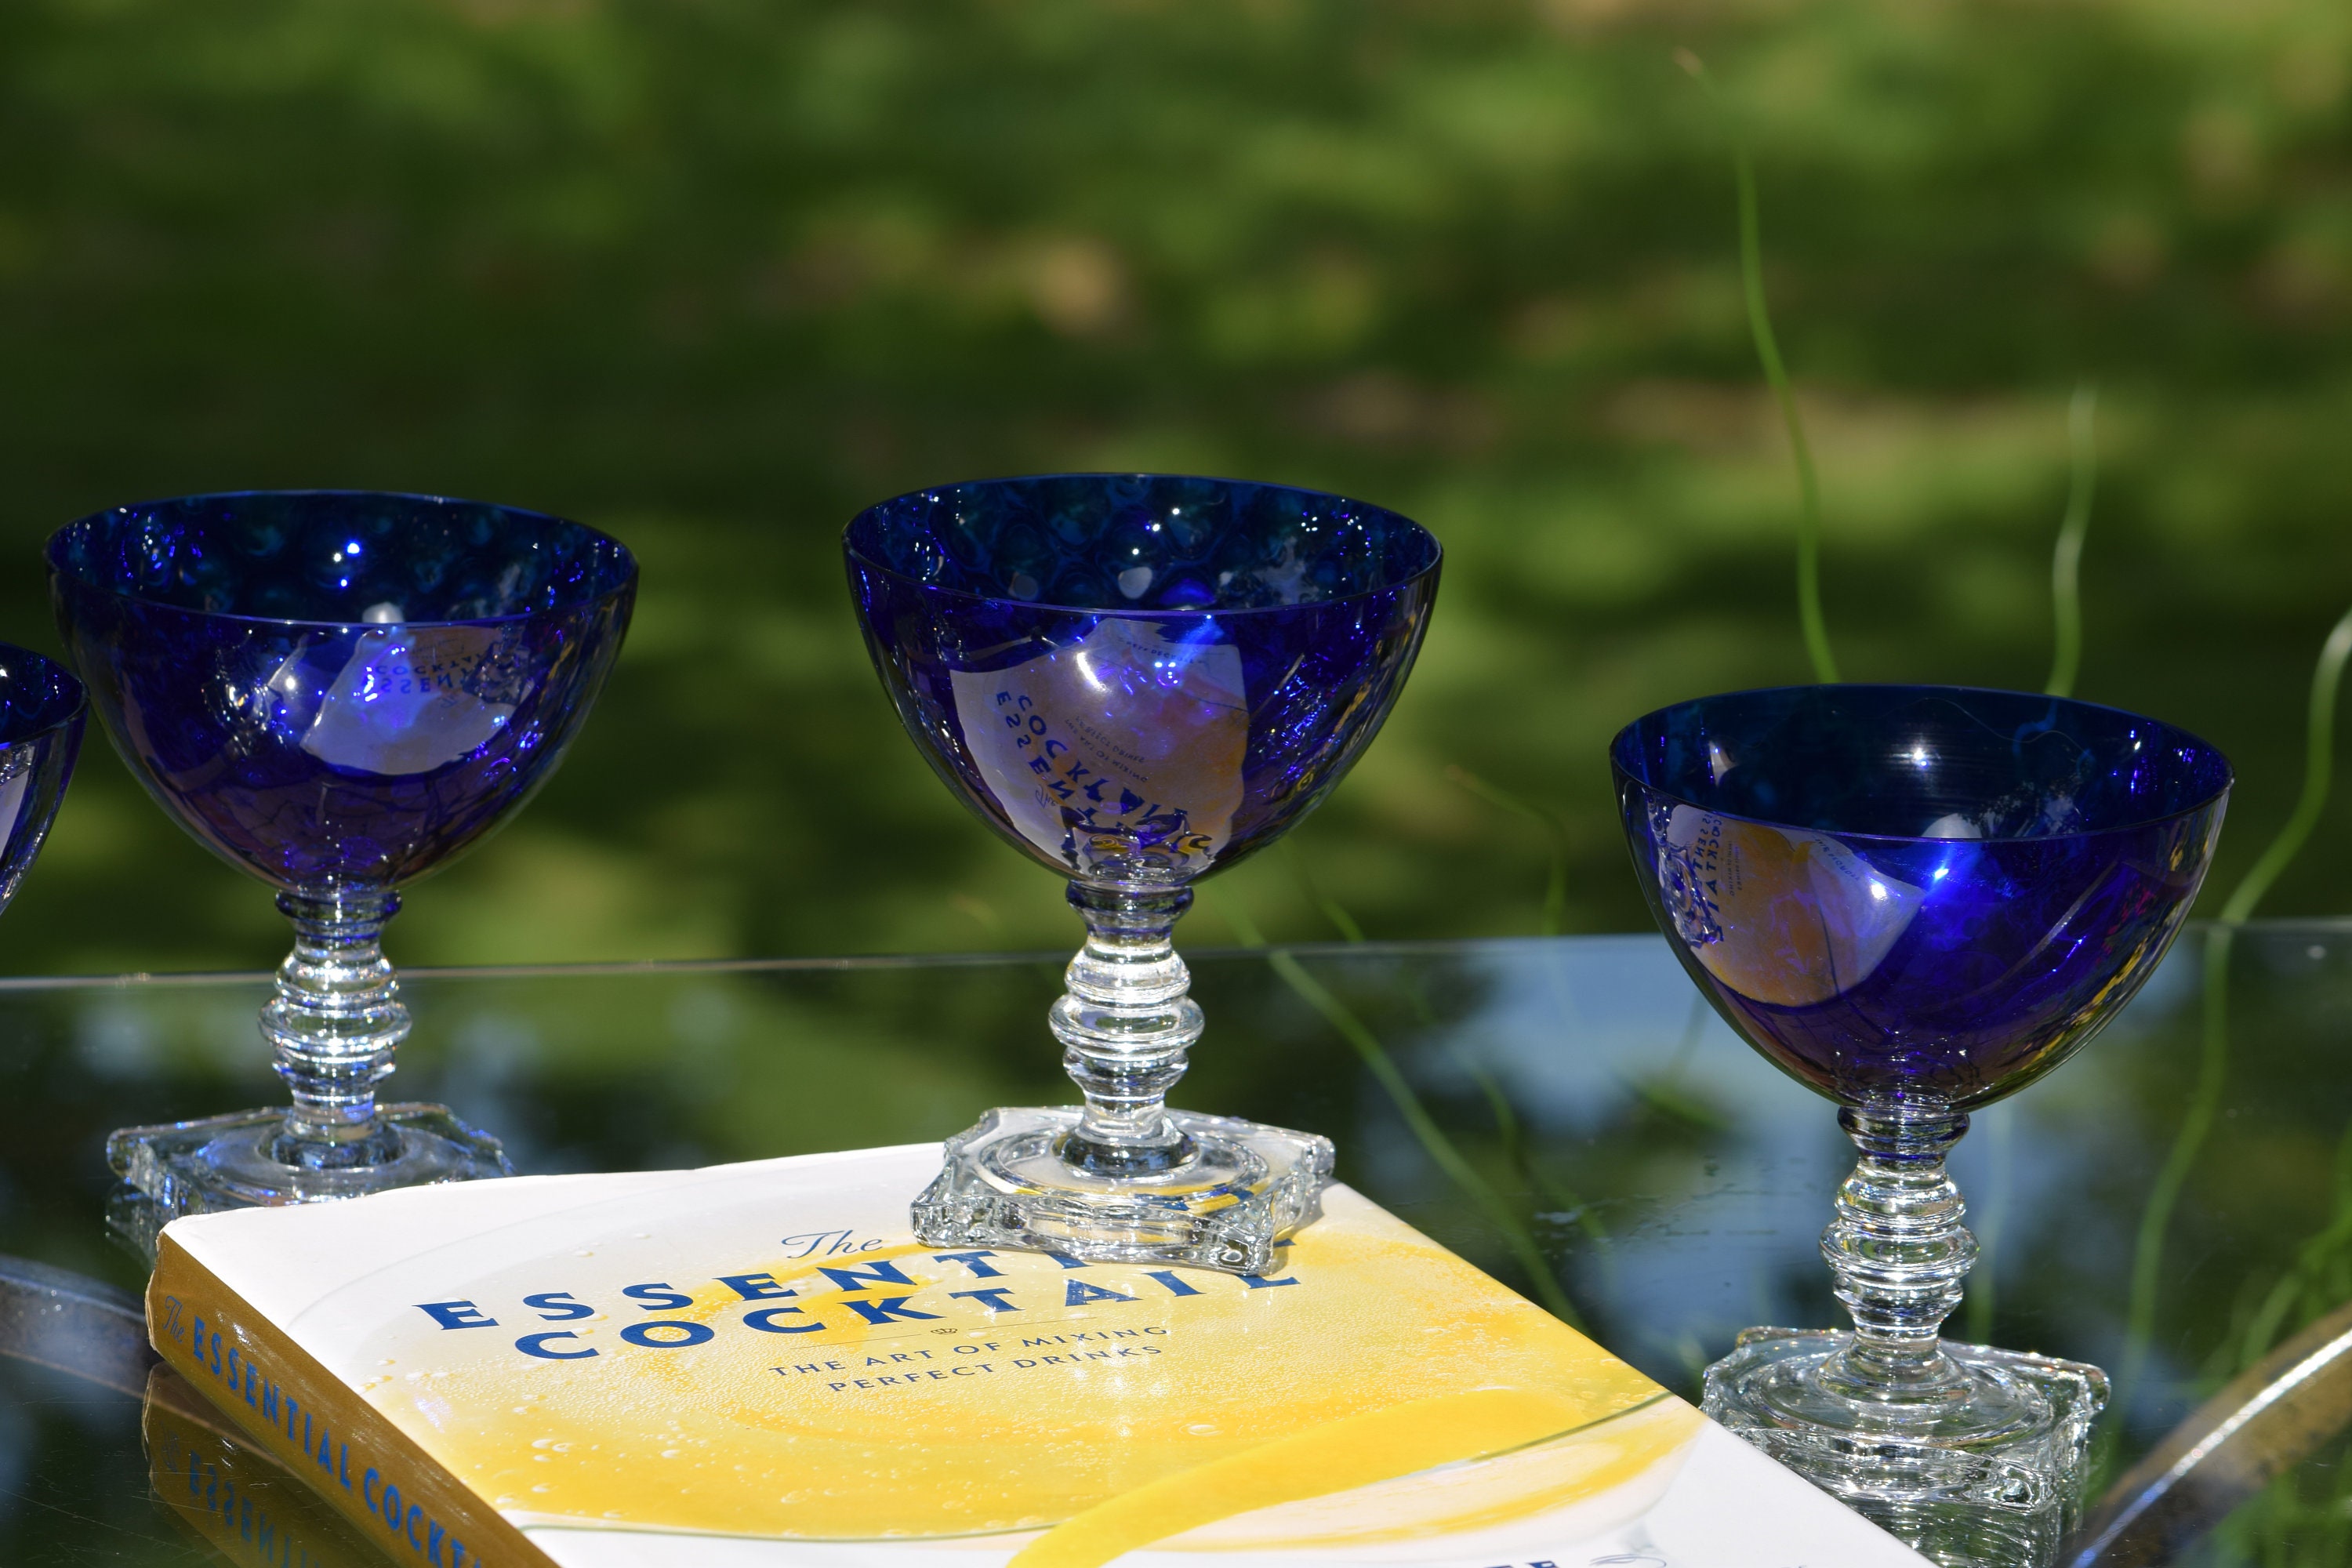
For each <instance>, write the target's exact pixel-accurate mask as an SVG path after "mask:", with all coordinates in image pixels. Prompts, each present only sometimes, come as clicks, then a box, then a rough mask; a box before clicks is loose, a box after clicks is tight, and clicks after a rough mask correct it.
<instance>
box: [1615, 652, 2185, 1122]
mask: <svg viewBox="0 0 2352 1568" xmlns="http://www.w3.org/2000/svg"><path fill="white" fill-rule="evenodd" d="M1611 758H1612V763H1613V764H1614V771H1615V774H1616V779H1617V788H1618V795H1619V805H1620V807H1621V810H1622V816H1623V821H1624V826H1625V832H1626V836H1627V838H1628V841H1629V843H1630V844H1631V847H1632V849H1633V860H1634V864H1635V869H1636V872H1637V874H1638V875H1639V878H1640V879H1641V883H1642V887H1643V891H1644V893H1645V894H1647V896H1648V898H1649V900H1650V903H1651V906H1652V909H1653V910H1654V913H1655V914H1656V916H1657V918H1658V921H1659V923H1660V925H1661V926H1662V927H1663V928H1664V930H1665V931H1667V932H1668V933H1669V935H1670V936H1671V937H1672V938H1673V939H1674V945H1675V952H1677V954H1678V955H1679V956H1680V957H1681V959H1682V961H1683V963H1684V966H1685V969H1687V970H1688V971H1689V973H1690V974H1691V977H1692V979H1693V980H1694V981H1696V983H1697V984H1698V985H1699V988H1700V989H1701V991H1702V992H1704V993H1705V994H1706V996H1707V998H1708V999H1709V1000H1710V1001H1711V1002H1712V1003H1713V1004H1714V1005H1715V1006H1716V1008H1717V1011H1719V1012H1721V1013H1722V1014H1723V1016H1725V1018H1726V1019H1727V1020H1728V1021H1729V1022H1730V1024H1731V1025H1732V1026H1733V1027H1734V1028H1735V1029H1737V1030H1738V1032H1739V1033H1740V1034H1741V1035H1742V1036H1744V1037H1746V1038H1747V1039H1748V1042H1749V1043H1750V1044H1752V1045H1753V1046H1755V1047H1756V1048H1757V1049H1759V1051H1761V1052H1762V1053H1763V1054H1764V1055H1765V1056H1766V1057H1767V1058H1769V1059H1770V1060H1772V1061H1773V1062H1775V1063H1776V1064H1778V1065H1779V1066H1780V1068H1783V1069H1784V1070H1786V1071H1787V1072H1789V1073H1790V1075H1792V1076H1793V1077H1795V1078H1797V1079H1800V1080H1801V1081H1803V1082H1804V1083H1806V1084H1808V1085H1810V1086H1811V1087H1812V1088H1813V1089H1817V1090H1819V1091H1820V1092H1822V1093H1823V1094H1825V1095H1828V1096H1830V1097H1832V1098H1833V1099H1836V1100H1840V1101H1842V1102H1844V1103H1847V1104H1853V1105H1860V1104H1864V1103H1888V1102H1893V1103H1902V1102H1906V1101H1911V1100H1925V1101H1929V1102H1934V1103H1938V1104H1942V1105H1945V1106H1948V1107H1950V1108H1952V1109H1955V1110H1968V1109H1969V1108H1972V1107H1975V1106H1979V1105H1982V1104H1985V1103H1987V1102H1989V1101H1990V1100H1995V1099H1998V1098H1999V1097H2000V1096H2001V1095H2004V1094H2007V1093H2009V1092H2010V1091H2011V1090H2012V1089H2017V1088H2019V1087H2021V1086H2022V1085H2023V1084H2025V1083H2027V1082H2029V1081H2031V1080H2032V1079H2034V1078H2035V1077H2037V1076H2039V1075H2040V1074H2041V1073H2042V1072H2045V1071H2047V1070H2048V1069H2050V1068H2053V1067H2054V1066H2056V1065H2057V1063H2058V1062H2059V1061H2061V1060H2062V1059H2063V1058H2064V1057H2065V1056H2066V1055H2067V1054H2068V1053H2069V1052H2071V1051H2072V1050H2074V1048H2075V1047H2077V1046H2079V1045H2081V1044H2082V1043H2083V1042H2084V1040H2086V1039H2087V1038H2089V1037H2091V1036H2092V1035H2093V1034H2094V1033H2095V1032H2096V1031H2097V1030H2098V1029H2099V1028H2100V1026H2103V1025H2104V1024H2105V1023H2106V1021H2107V1020H2108V1019H2109V1018H2110V1017H2112V1016H2114V1015H2115V1014H2116V1011H2117V1010H2119V1009H2120V1008H2121V1007H2122V1006H2123V1005H2124V1004H2125V1003H2126V1002H2127V1001H2129V1000H2130V998H2131V997H2132V996H2133V994H2136V993H2137V991H2138V989H2139V987H2140V985H2141V984H2143V983H2144V982H2145V981H2146V980H2147V977H2148V975H2149V974H2150V973H2153V972H2154V970H2155V968H2156V965H2157V962H2158V959H2160V958H2161V957H2162V956H2163V954H2164V952H2165V949H2166V948H2167V947H2168V945H2169V944H2170V942H2171V941H2172V938H2173V936H2174V934H2175V933H2176V932H2177V931H2179V926H2180V923H2181V921H2183V920H2184V919H2185V918H2186V917H2187V915H2188V912H2189V904H2190V903H2191V901H2192V900H2194V899H2195V897H2196V894H2197V889H2198V888H2199V886H2200V883H2201V882H2202V880H2203V878H2204V875H2205V870H2206V867H2207V865H2208V863H2209V861H2210V856H2211V852H2212V847H2213V843H2214V840H2215V838H2216V837H2217V836H2218V835H2219V833H2220V831H2221V816H2222V811H2223V807H2224V805H2225V804H2226V801H2227V798H2228V793H2229V787H2230V783H2231V773H2230V767H2229V764H2228V763H2227V762H2226V761H2225V760H2224V759H2223V758H2222V756H2221V753H2220V752H2216V751H2215V750H2214V749H2213V748H2212V747H2211V746H2210V745H2208V744H2207V743H2206V742H2202V741H2200V740H2199V739H2198V738H2197V737H2195V736H2193V735H2190V734H2188V733H2187V732H2185V731H2180V730H2177V729H2174V728H2172V727H2171V726H2169V725H2167V724H2163V723H2159V722H2158V721H2154V720H2150V719H2146V718H2141V717H2139V716H2137V715H2135V714H2131V713H2126V712H2122V711H2119V710H2116V709H2111V708H2103V707H2098V706H2095V705H2093V704H2090V703H2084V702H2074V701H2069V700H2063V699H2059V698H2053V697H2044V696H2038V695H2028V694H2025V693H2019V692H2004V691H1983V690H1972V689H1963V688H1953V687H1914V686H1813V687H1796V688H1788V689H1777V690H1765V691H1747V692H1735V693H1731V694H1728V695H1725V696H1718V697H1708V698H1703V699H1700V700H1696V701H1691V702H1685V703H1682V704H1679V705H1677V706H1675V707H1672V708H1667V709H1664V710H1661V711H1659V712H1656V713H1653V714H1651V715H1649V716H1648V717H1646V718H1643V719H1641V720H1638V721H1635V722H1634V723H1633V724H1632V725H1630V726H1628V727H1627V728H1626V729H1625V730H1624V731H1622V732H1621V733H1620V734H1619V735H1618V736H1617V738H1616V740H1615V742H1613V744H1612V748H1611Z"/></svg>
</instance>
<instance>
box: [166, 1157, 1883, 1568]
mask: <svg viewBox="0 0 2352 1568" xmlns="http://www.w3.org/2000/svg"><path fill="white" fill-rule="evenodd" d="M936 1158H937V1151H936V1146H933V1145H922V1146H919V1147H915V1148H908V1149H893V1150H874V1151H864V1152H857V1153H853V1154H843V1155H828V1156H814V1157H808V1158H803V1159H795V1160H782V1161H769V1162H761V1163H754V1164H748V1165H737V1166H721V1167H716V1168H713V1169H710V1170H706V1171H693V1172H666V1173H640V1174H631V1175H609V1176H573V1177H538V1178H518V1179H514V1180H510V1181H501V1182H489V1183H474V1184H464V1185H454V1186H446V1187H435V1188H425V1189H420V1190H416V1191H411V1192H402V1193H392V1194H383V1195H381V1196H378V1197H373V1198H368V1199H364V1200H361V1201H359V1202H355V1203H351V1204H343V1205H320V1206H318V1207H314V1208H308V1209H282V1210H274V1211H267V1212H256V1211H247V1212H243V1213H238V1214H230V1215H205V1216H200V1217H196V1218H194V1219H190V1220H184V1221H181V1222H178V1223H175V1224H174V1225H173V1226H172V1227H171V1228H170V1229H169V1230H168V1231H167V1232H166V1233H165V1235H164V1237H163V1248H162V1250H161V1253H160V1255H159V1260H158V1267H157V1272H156V1276H155V1280H154V1283H153V1285H152V1288H151V1291H150V1298H149V1307H150V1317H151V1324H152V1329H153V1332H154V1337H155V1339H156V1342H157V1347H158V1349H159V1350H160V1351H161V1352H163V1354H164V1356H165V1357H166V1358H167V1359H168V1360H170V1361H172V1362H173V1364H174V1365H176V1366H178V1367H180V1368H181V1370H182V1371H183V1372H184V1373H185V1374H186V1375H187V1376H188V1377H189V1378H190V1380H191V1381H192V1382H193V1383H194V1384H195V1386H196V1387H198V1388H199V1389H200V1390H202V1391H203V1392H204V1393H205V1394H206V1395H207V1396H208V1397H210V1398H212V1399H213V1400H215V1402H216V1403H218V1404H220V1405H222V1407H223V1408H224V1409H226V1411H227V1412H228V1413H229V1414H230V1415H232V1416H233V1417H234V1418H236V1420H237V1421H239V1422H240V1424H241V1425H243V1426H244V1427H245V1428H246V1429H247V1431H249V1432H252V1433H254V1434H255V1435H256V1436H258V1437H259V1438H260V1439H261V1441H262V1442H263V1443H264V1444H265V1445H266V1446H268V1447H269V1449H270V1451H271V1452H272V1453H273V1454H275V1455H276V1456H277V1457H278V1459H279V1460H280V1462H281V1463H284V1464H286V1465H287V1466H288V1468H289V1470H290V1471H291V1472H292V1473H293V1474H295V1475H297V1476H299V1477H300V1478H301V1479H304V1480H306V1481H307V1482H308V1483H309V1484H310V1486H312V1487H313V1488H314V1489H317V1490H318V1491H319V1492H320V1494H321V1495H323V1496H325V1497H326V1498H327V1499H328V1500H330V1501H331V1502H332V1503H334V1504H335V1505H336V1506H337V1507H339V1508H340V1509H341V1510H343V1511H344V1513H345V1514H346V1516H347V1517H350V1518H352V1519H353V1520H354V1521H358V1522H359V1523H360V1524H361V1525H362V1528H363V1529H364V1530H368V1531H372V1532H373V1538H374V1539H375V1540H376V1541H377V1542H378V1544H380V1545H383V1546H386V1547H388V1548H391V1549H393V1550H394V1552H396V1553H397V1554H401V1555H413V1556H415V1558H417V1559H418V1560H420V1561H422V1562H423V1563H427V1564H429V1565H430V1568H474V1565H477V1564H481V1565H487V1568H497V1565H500V1564H505V1563H549V1564H561V1565H562V1568H669V1565H670V1564H685V1563H695V1564H697V1565H700V1564H705V1563H724V1564H727V1565H728V1568H736V1565H738V1564H740V1565H742V1568H770V1565H773V1568H786V1565H791V1568H835V1565H838V1568H891V1565H896V1564H901V1563H904V1564H908V1565H910V1568H911V1565H914V1564H921V1563H942V1562H952V1563H957V1564H968V1565H970V1568H993V1565H996V1564H1008V1563H1018V1564H1019V1568H1091V1565H1092V1564H1096V1563H1108V1562H1111V1561H1114V1560H1117V1561H1118V1562H1121V1563H1137V1564H1143V1563H1202V1561H1203V1557H1202V1554H1204V1553H1205V1554H1207V1560H1208V1562H1209V1563H1213V1564H1215V1565H1216V1568H1242V1565H1244V1564H1258V1563H1266V1564H1274V1563H1284V1564H1293V1563H1296V1564H1304V1563H1339V1562H1348V1563H1370V1562H1393V1563H1476V1564H1477V1565H1478V1568H1497V1565H1500V1564H1502V1563H1519V1564H1539V1563H1557V1562H1559V1561H1563V1559H1562V1558H1561V1557H1560V1556H1559V1553H1561V1552H1565V1551H1567V1550H1570V1549H1571V1548H1580V1547H1585V1546H1591V1547H1592V1548H1594V1549H1595V1550H1598V1549H1600V1548H1602V1547H1607V1546H1611V1545H1615V1546H1618V1547H1620V1548H1629V1549H1630V1548H1638V1549H1640V1550H1643V1551H1645V1552H1650V1553H1651V1554H1652V1557H1653V1559H1654V1561H1656V1562H1658V1563H1665V1564H1670V1565H1671V1564H1679V1563H1685V1562H1687V1563H1701V1562H1704V1563H1709V1564H1710V1565H1711V1568H1743V1565H1746V1564H1749V1563H1753V1564H1755V1565H1756V1568H1781V1565H1782V1564H1785V1563H1790V1562H1795V1561H1804V1562H1807V1563H1811V1564H1814V1565H1816V1568H1833V1565H1838V1564H1853V1565H1856V1568H1859V1565H1862V1564H1871V1563H1916V1561H1917V1560H1916V1558H1913V1557H1912V1556H1911V1555H1910V1554H1909V1553H1907V1552H1905V1551H1904V1550H1903V1549H1902V1548H1900V1547H1899V1546H1897V1545H1895V1543H1894V1542H1892V1541H1891V1540H1890V1539H1889V1538H1887V1537H1885V1536H1884V1535H1882V1534H1880V1533H1879V1532H1877V1531H1875V1530H1874V1529H1872V1528H1871V1527H1869V1526H1867V1525H1866V1524H1864V1523H1863V1522H1862V1521H1859V1520H1858V1519H1855V1518H1854V1517H1853V1516H1852V1515H1849V1514H1846V1513H1845V1512H1844V1511H1843V1510H1841V1509H1839V1508H1838V1507H1837V1506H1836V1505H1835V1504H1833V1503H1832V1502H1830V1501H1829V1500H1827V1499H1825V1498H1822V1497H1821V1496H1820V1495H1819V1494H1818V1493H1814V1492H1812V1491H1811V1489H1810V1488H1808V1487H1806V1486H1805V1485H1804V1483H1802V1482H1801V1481H1799V1480H1797V1479H1795V1478H1793V1477H1790V1476H1789V1475H1788V1474H1787V1473H1786V1472H1784V1471H1781V1470H1780V1469H1779V1468H1777V1467H1775V1466H1773V1465H1771V1464H1770V1462H1769V1460H1765V1459H1763V1458H1761V1457H1760V1456H1758V1455H1755V1454H1753V1453H1752V1452H1751V1451H1749V1450H1748V1449H1746V1448H1745V1447H1743V1446H1741V1445H1739V1444H1738V1442H1737V1441H1736V1440H1734V1439H1731V1438H1729V1437H1728V1436H1727V1435H1725V1434H1723V1433H1721V1432H1720V1431H1719V1430H1718V1429H1716V1428H1714V1427H1712V1426H1710V1425H1709V1424H1708V1423H1706V1421H1705V1420H1704V1419H1703V1418H1701V1417H1700V1416H1699V1415H1698V1414H1697V1412H1696V1411H1695V1410H1693V1409H1692V1408H1691V1407H1690V1406H1689V1405H1686V1404H1685V1403H1684V1402H1683V1401H1681V1400H1679V1399H1677V1398H1675V1396H1673V1395H1672V1394H1668V1393H1667V1392H1666V1391H1664V1389H1661V1388H1660V1387H1658V1385H1657V1384H1654V1383H1652V1382H1651V1381H1650V1380H1649V1379H1648V1378H1646V1377H1644V1376H1643V1375H1642V1374H1641V1373H1638V1372H1636V1371H1635V1370H1633V1368H1632V1367H1630V1366H1628V1365H1626V1364H1625V1363H1622V1362H1621V1361H1618V1360H1617V1359H1616V1358H1614V1357H1612V1356H1611V1355H1609V1354H1608V1353H1607V1352H1604V1351H1602V1350H1601V1348H1600V1347H1598V1346H1597V1345H1594V1344H1593V1343H1592V1342H1591V1341H1589V1340H1587V1339H1585V1338H1584V1337H1583V1336H1582V1335H1580V1334H1578V1333H1576V1332H1575V1331H1572V1330H1570V1329H1569V1328H1567V1327H1566V1326H1565V1325H1563V1324H1561V1323H1559V1322H1558V1321H1556V1320H1554V1319H1552V1318H1551V1317H1549V1315H1547V1314H1545V1313H1544V1312H1542V1311H1540V1310H1538V1309H1537V1308H1535V1307H1533V1306H1532V1305H1530V1304H1528V1302H1526V1301H1524V1300H1521V1299H1520V1298H1518V1297H1517V1296H1516V1295H1514V1294H1513V1293H1511V1292H1510V1291H1508V1290H1506V1289H1503V1288H1502V1287H1501V1286H1499V1285H1497V1284H1496V1283H1495V1282H1494V1281H1493V1280H1492V1279H1488V1278H1487V1277H1486V1276H1485V1275H1484V1274H1482V1273H1480V1272H1479V1271H1478V1270H1476V1269H1475V1268H1472V1267H1471V1266H1470V1265H1469V1264H1467V1263H1465V1262H1464V1261H1463V1260H1462V1259H1461V1258H1457V1257H1455V1256H1454V1254H1452V1253H1450V1252H1448V1251H1446V1250H1445V1249H1444V1248H1443V1247H1438V1246H1437V1245H1436V1244H1434V1243H1433V1242H1431V1241H1430V1240H1428V1239H1427V1238H1426V1237H1423V1236H1421V1235H1419V1234H1418V1233H1417V1232H1415V1231H1413V1230H1412V1228H1411V1227H1409V1226H1405V1225H1404V1224H1402V1222H1400V1221H1398V1220H1397V1219H1396V1218H1395V1217H1394V1216H1392V1215H1389V1214H1387V1213H1386V1212H1384V1211H1382V1210H1381V1209H1380V1208H1378V1207H1377V1206H1375V1205H1372V1204H1370V1203H1369V1202H1367V1201H1366V1200H1364V1199H1363V1198H1361V1197H1360V1196H1359V1195H1357V1194H1353V1193H1351V1192H1349V1191H1348V1190H1347V1189H1345V1188H1337V1189H1334V1190H1333V1192H1332V1193H1331V1194H1329V1196H1328V1198H1327V1200H1326V1205H1325V1209H1326V1215H1327V1217H1326V1218H1325V1219H1324V1220H1322V1221H1321V1222H1319V1223H1318V1224H1317V1225H1315V1226H1311V1227H1309V1228H1308V1229H1307V1231H1305V1232H1304V1233H1302V1234H1301V1235H1300V1236H1298V1237H1297V1238H1296V1239H1295V1240H1294V1242H1293V1243H1292V1244H1291V1245H1290V1246H1289V1247H1287V1248H1286V1249H1285V1251H1284V1253H1283V1255H1282V1258H1283V1261H1282V1263H1281V1264H1280V1266H1279V1267H1277V1268H1275V1269H1273V1270H1271V1271H1269V1273H1267V1274H1266V1275H1265V1276H1262V1277H1250V1276H1240V1277H1237V1276H1234V1275H1228V1274H1222V1273H1215V1272H1212V1271H1207V1270H1198V1269H1173V1268H1151V1267H1149V1266H1144V1265H1133V1266H1129V1265H1108V1264H1085V1263H1081V1262H1079V1261H1078V1260H1077V1259H1075V1258H1057V1257H1055V1256H1053V1255H1050V1254H1039V1253H1026V1252H1014V1251H1010V1250H1003V1249H988V1248H969V1249H966V1248H952V1247H947V1248H942V1247H927V1246H923V1245H921V1244H919V1243H918V1242H916V1241H915V1240H914V1239H913V1238H912V1237H910V1236H909V1235H908V1232H907V1228H906V1227H907V1217H906V1203H907V1197H908V1194H910V1193H912V1192H913V1191H915V1190H917V1189H918V1188H919V1186H920V1185H921V1184H922V1182H923V1181H924V1180H925V1179H926V1178H927V1177H928V1175H929V1172H930V1170H931V1168H932V1166H933V1164H934V1163H935V1162H936ZM1727 1505H1729V1506H1731V1507H1735V1508H1738V1507H1744V1508H1747V1509H1748V1510H1753V1509H1754V1508H1756V1507H1759V1506H1760V1507H1764V1508H1767V1509H1768V1510H1771V1511H1772V1512H1774V1513H1775V1514H1776V1515H1779V1516H1782V1519H1781V1522H1780V1523H1777V1524H1776V1525H1775V1527H1774V1528H1773V1529H1772V1530H1769V1531H1764V1532H1762V1534H1761V1536H1760V1537H1759V1533H1758V1532H1757V1531H1754V1530H1753V1529H1739V1528H1732V1527H1731V1526H1730V1524H1729V1521H1728V1519H1727V1515H1726V1514H1725V1512H1724V1510H1725V1508H1726V1506H1727ZM1790 1548H1794V1549H1795V1550H1790ZM1694 1552H1696V1553H1698V1554H1697V1555H1693V1554H1692V1553H1694ZM1676 1553H1679V1554H1676ZM1590 1555H1591V1553H1590V1552H1587V1553H1585V1555H1584V1556H1580V1557H1577V1558H1574V1559H1566V1560H1573V1561H1577V1562H1583V1561H1585V1560H1587V1558H1589V1557H1590ZM1636 1560H1640V1559H1636Z"/></svg>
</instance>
